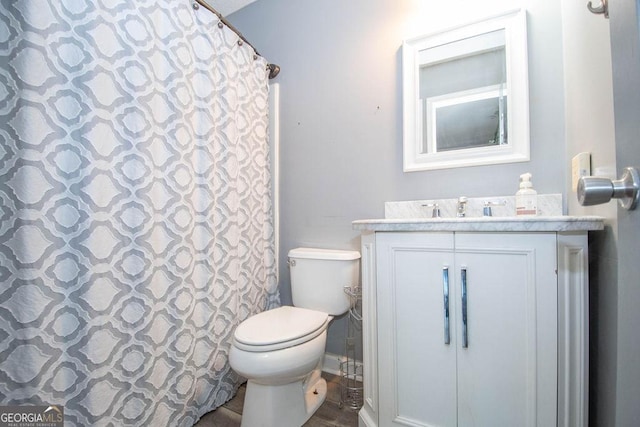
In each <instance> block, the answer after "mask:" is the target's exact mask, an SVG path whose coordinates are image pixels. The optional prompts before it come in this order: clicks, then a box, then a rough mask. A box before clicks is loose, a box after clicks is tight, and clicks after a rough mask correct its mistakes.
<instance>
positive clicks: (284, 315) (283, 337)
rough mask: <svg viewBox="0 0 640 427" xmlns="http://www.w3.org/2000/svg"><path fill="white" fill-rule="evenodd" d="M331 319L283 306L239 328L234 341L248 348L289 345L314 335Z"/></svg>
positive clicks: (301, 309) (252, 319) (308, 311)
mask: <svg viewBox="0 0 640 427" xmlns="http://www.w3.org/2000/svg"><path fill="white" fill-rule="evenodd" d="M328 319H329V315H328V314H327V313H323V312H321V311H315V310H308V309H306V308H298V307H289V306H283V307H279V308H276V309H273V310H268V311H264V312H262V313H259V314H256V315H255V316H251V317H249V318H248V319H247V320H245V321H244V322H242V323H241V324H240V325H239V326H238V327H237V328H236V332H235V334H234V338H235V340H236V342H238V343H241V344H245V345H249V346H272V345H274V344H280V343H288V342H290V341H294V340H298V339H299V338H302V337H305V336H307V335H312V334H313V333H314V332H316V331H317V330H318V329H321V328H323V327H324V326H325V325H326V324H327V322H328Z"/></svg>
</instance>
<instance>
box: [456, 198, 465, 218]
mask: <svg viewBox="0 0 640 427" xmlns="http://www.w3.org/2000/svg"><path fill="white" fill-rule="evenodd" d="M457 210H458V214H457V217H458V218H464V217H465V216H466V215H467V198H466V197H464V196H461V197H458V208H457Z"/></svg>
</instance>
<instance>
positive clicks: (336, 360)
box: [322, 353, 362, 375]
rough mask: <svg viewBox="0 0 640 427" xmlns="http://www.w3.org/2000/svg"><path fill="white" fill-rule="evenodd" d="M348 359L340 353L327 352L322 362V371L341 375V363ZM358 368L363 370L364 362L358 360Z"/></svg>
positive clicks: (360, 370)
mask: <svg viewBox="0 0 640 427" xmlns="http://www.w3.org/2000/svg"><path fill="white" fill-rule="evenodd" d="M345 360H347V358H346V357H345V356H342V355H340V354H333V353H325V354H324V360H323V362H322V371H323V372H326V373H328V374H333V375H340V363H341V362H343V361H345ZM356 366H357V370H358V371H359V372H362V362H361V361H360V360H356Z"/></svg>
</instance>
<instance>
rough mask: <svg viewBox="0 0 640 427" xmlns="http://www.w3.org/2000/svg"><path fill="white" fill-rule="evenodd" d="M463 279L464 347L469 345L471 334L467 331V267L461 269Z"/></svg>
mask: <svg viewBox="0 0 640 427" xmlns="http://www.w3.org/2000/svg"><path fill="white" fill-rule="evenodd" d="M460 277H461V279H462V348H467V347H469V335H468V331H467V269H466V268H462V269H461V270H460Z"/></svg>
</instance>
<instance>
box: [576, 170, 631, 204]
mask: <svg viewBox="0 0 640 427" xmlns="http://www.w3.org/2000/svg"><path fill="white" fill-rule="evenodd" d="M639 188H640V176H639V175H638V169H636V168H625V169H624V172H623V174H622V178H620V179H619V180H616V181H612V180H610V179H609V178H599V177H596V176H583V177H582V178H580V180H579V181H578V201H579V202H580V204H581V205H582V206H592V205H599V204H602V203H607V202H608V201H609V200H611V199H620V205H621V206H622V207H623V208H625V209H627V210H633V209H635V207H636V206H637V204H638V197H639V194H640V190H639Z"/></svg>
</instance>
